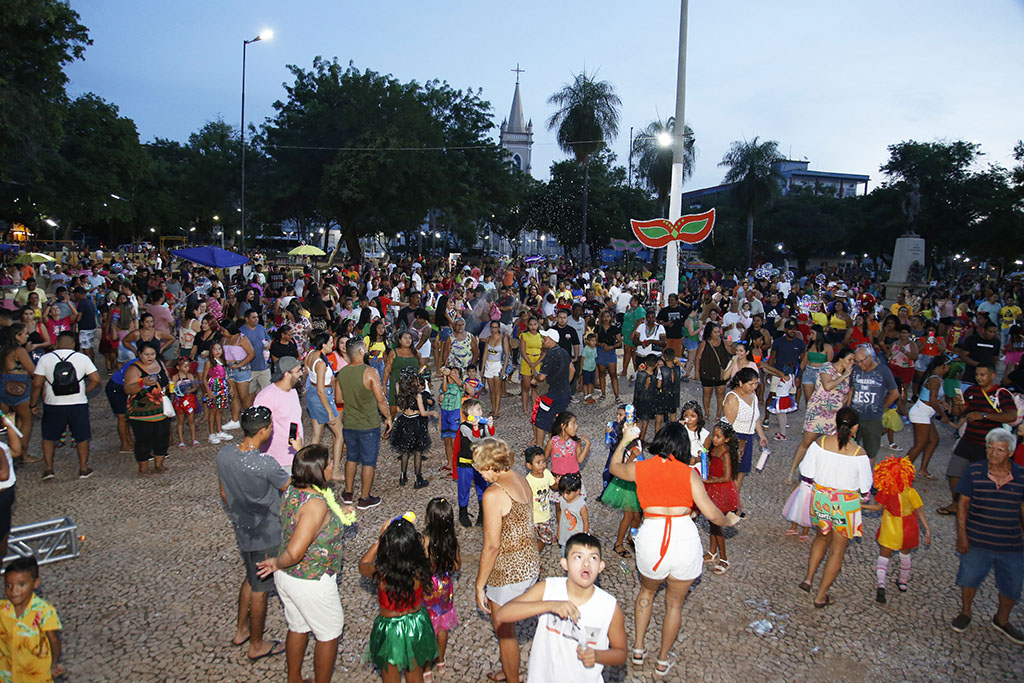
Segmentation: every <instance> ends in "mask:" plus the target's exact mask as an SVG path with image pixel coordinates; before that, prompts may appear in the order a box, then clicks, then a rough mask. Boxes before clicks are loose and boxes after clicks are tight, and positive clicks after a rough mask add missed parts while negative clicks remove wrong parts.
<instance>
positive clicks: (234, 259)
mask: <svg viewBox="0 0 1024 683" xmlns="http://www.w3.org/2000/svg"><path fill="white" fill-rule="evenodd" d="M171 253H172V254H174V255H175V256H177V257H178V258H181V259H185V260H186V261H191V262H192V263H198V264H199V265H201V266H208V267H210V268H234V267H235V266H240V265H243V264H245V263H248V262H249V257H248V256H243V255H242V254H236V253H235V252H233V251H228V250H227V249H221V248H220V247H210V246H207V247H188V248H187V249H175V250H174V251H172V252H171Z"/></svg>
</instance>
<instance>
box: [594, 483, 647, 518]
mask: <svg viewBox="0 0 1024 683" xmlns="http://www.w3.org/2000/svg"><path fill="white" fill-rule="evenodd" d="M601 502H602V503H604V504H605V505H607V506H608V507H610V508H614V509H616V510H626V511H627V512H639V511H640V499H639V498H637V497H636V482H632V481H622V480H621V479H619V478H618V477H612V480H611V481H610V482H608V486H606V487H605V489H604V492H603V493H602V494H601Z"/></svg>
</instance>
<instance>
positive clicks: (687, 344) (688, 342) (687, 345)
mask: <svg viewBox="0 0 1024 683" xmlns="http://www.w3.org/2000/svg"><path fill="white" fill-rule="evenodd" d="M698 346H700V342H699V341H697V340H696V339H687V338H685V337H684V338H683V348H684V349H686V350H687V351H696V350H697V347H698Z"/></svg>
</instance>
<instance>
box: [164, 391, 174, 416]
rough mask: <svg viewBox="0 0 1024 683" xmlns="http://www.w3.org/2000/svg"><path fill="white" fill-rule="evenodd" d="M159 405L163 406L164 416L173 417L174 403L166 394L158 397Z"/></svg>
mask: <svg viewBox="0 0 1024 683" xmlns="http://www.w3.org/2000/svg"><path fill="white" fill-rule="evenodd" d="M160 405H161V406H162V407H163V411H164V417H175V416H176V415H175V412H174V404H173V403H171V399H170V397H168V396H167V394H164V395H163V398H161V399H160Z"/></svg>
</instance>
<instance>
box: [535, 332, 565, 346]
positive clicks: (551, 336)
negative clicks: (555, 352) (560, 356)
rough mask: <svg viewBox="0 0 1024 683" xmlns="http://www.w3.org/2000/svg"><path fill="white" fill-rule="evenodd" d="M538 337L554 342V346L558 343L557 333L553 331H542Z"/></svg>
mask: <svg viewBox="0 0 1024 683" xmlns="http://www.w3.org/2000/svg"><path fill="white" fill-rule="evenodd" d="M540 335H541V336H542V337H547V338H548V339H550V340H551V341H553V342H555V343H556V344H557V343H558V340H559V339H560V337H559V336H558V332H556V331H555V330H544V331H543V332H541V333H540Z"/></svg>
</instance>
